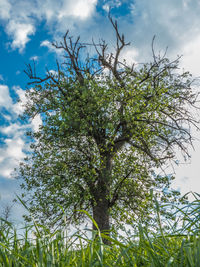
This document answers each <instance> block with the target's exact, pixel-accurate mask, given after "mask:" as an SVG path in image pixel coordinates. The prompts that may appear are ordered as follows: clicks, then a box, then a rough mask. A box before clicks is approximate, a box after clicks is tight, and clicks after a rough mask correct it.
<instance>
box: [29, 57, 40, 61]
mask: <svg viewBox="0 0 200 267" xmlns="http://www.w3.org/2000/svg"><path fill="white" fill-rule="evenodd" d="M30 60H33V61H38V60H39V57H38V56H32V57H30Z"/></svg>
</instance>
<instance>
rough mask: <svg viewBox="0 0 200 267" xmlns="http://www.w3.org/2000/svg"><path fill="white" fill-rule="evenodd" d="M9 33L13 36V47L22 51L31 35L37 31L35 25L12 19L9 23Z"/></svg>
mask: <svg viewBox="0 0 200 267" xmlns="http://www.w3.org/2000/svg"><path fill="white" fill-rule="evenodd" d="M6 30H7V33H8V34H9V35H11V36H12V37H13V42H12V44H11V47H12V48H13V49H16V48H18V49H19V51H20V52H22V51H23V50H24V48H25V46H26V43H27V42H28V41H29V40H30V39H29V37H28V36H29V35H33V34H34V33H35V27H34V26H33V25H32V24H30V23H20V22H16V21H14V20H11V21H10V22H9V24H8V25H7V28H6Z"/></svg>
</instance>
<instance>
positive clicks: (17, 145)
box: [0, 134, 25, 178]
mask: <svg viewBox="0 0 200 267" xmlns="http://www.w3.org/2000/svg"><path fill="white" fill-rule="evenodd" d="M4 142H5V143H4V146H3V147H1V148H0V155H3V156H1V158H0V175H1V176H3V177H5V178H10V177H11V174H12V172H13V170H14V168H15V167H16V166H17V165H18V163H19V161H21V160H23V158H24V157H25V153H24V152H23V148H24V145H25V143H24V141H23V139H22V138H21V137H19V136H18V134H16V135H14V136H13V137H12V139H11V138H7V139H5V141H4Z"/></svg>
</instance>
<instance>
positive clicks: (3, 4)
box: [0, 0, 11, 19]
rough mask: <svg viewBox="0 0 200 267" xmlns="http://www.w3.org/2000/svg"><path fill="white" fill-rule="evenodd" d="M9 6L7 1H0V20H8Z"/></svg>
mask: <svg viewBox="0 0 200 267" xmlns="http://www.w3.org/2000/svg"><path fill="white" fill-rule="evenodd" d="M10 10H11V4H10V3H9V1H8V0H1V1H0V18H2V19H9V18H10Z"/></svg>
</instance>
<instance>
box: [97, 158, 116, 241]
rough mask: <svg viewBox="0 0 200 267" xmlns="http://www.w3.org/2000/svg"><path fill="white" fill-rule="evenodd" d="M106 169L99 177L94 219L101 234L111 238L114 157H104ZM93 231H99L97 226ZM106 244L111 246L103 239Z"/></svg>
mask: <svg viewBox="0 0 200 267" xmlns="http://www.w3.org/2000/svg"><path fill="white" fill-rule="evenodd" d="M104 164H105V168H104V169H103V170H102V173H101V175H100V177H99V181H98V186H97V190H96V194H95V196H94V198H95V204H93V219H94V220H95V221H96V223H97V225H98V227H99V230H100V232H101V233H104V234H106V235H108V236H109V234H110V214H109V208H110V199H109V198H108V197H109V189H110V174H111V170H112V157H111V156H110V155H106V156H105V157H104ZM93 230H97V229H96V227H95V225H93ZM103 242H104V243H105V244H110V242H108V240H106V239H103Z"/></svg>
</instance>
